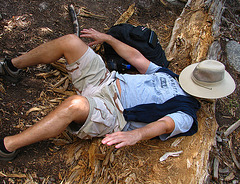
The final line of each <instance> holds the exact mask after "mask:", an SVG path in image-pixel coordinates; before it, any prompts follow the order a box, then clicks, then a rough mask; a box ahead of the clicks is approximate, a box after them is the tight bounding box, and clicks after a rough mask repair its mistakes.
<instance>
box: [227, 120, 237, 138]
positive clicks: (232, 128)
mask: <svg viewBox="0 0 240 184" xmlns="http://www.w3.org/2000/svg"><path fill="white" fill-rule="evenodd" d="M239 126H240V119H239V120H238V121H237V122H236V123H234V124H232V125H231V126H230V127H229V128H228V129H227V130H226V131H225V132H224V135H225V136H226V137H227V136H229V134H231V133H232V132H233V131H234V130H236V129H237V128H238V127H239Z"/></svg>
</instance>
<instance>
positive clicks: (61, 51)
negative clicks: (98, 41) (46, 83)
mask: <svg viewBox="0 0 240 184" xmlns="http://www.w3.org/2000/svg"><path fill="white" fill-rule="evenodd" d="M87 49H88V46H87V45H86V44H85V43H84V42H83V41H82V40H81V39H80V38H78V37H77V36H76V35H73V34H71V35H66V36H63V37H60V38H57V39H55V40H52V41H50V42H47V43H44V44H42V45H40V46H38V47H36V48H35V49H33V50H31V51H29V52H28V53H26V54H24V55H22V56H19V57H17V58H14V59H12V64H13V65H14V66H15V67H16V68H18V69H21V68H25V67H28V66H34V65H37V64H40V63H41V64H49V63H52V62H55V61H57V60H58V59H59V58H61V57H63V56H64V57H65V58H66V60H67V62H68V63H69V64H70V63H73V62H75V61H76V60H78V59H79V58H80V57H81V56H82V55H83V54H84V53H85V52H86V51H87Z"/></svg>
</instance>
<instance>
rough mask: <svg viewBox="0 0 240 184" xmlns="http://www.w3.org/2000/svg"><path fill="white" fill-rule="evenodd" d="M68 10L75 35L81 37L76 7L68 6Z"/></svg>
mask: <svg viewBox="0 0 240 184" xmlns="http://www.w3.org/2000/svg"><path fill="white" fill-rule="evenodd" d="M68 10H69V14H70V17H71V21H72V23H73V32H74V34H75V35H77V36H78V37H79V34H80V30H79V24H78V20H77V14H76V12H75V10H74V6H73V5H72V4H71V5H69V6H68Z"/></svg>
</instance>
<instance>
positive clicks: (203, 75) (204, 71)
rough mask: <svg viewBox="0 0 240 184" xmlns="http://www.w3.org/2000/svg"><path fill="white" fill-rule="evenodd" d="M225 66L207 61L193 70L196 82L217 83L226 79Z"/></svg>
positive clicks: (217, 62)
mask: <svg viewBox="0 0 240 184" xmlns="http://www.w3.org/2000/svg"><path fill="white" fill-rule="evenodd" d="M224 73H225V66H224V65H223V64H222V63H221V62H219V61H215V60H205V61H202V62H200V63H199V64H198V65H197V66H196V67H195V69H194V70H193V73H192V77H193V79H194V81H198V82H203V83H209V84H212V83H216V82H221V81H222V80H223V79H224Z"/></svg>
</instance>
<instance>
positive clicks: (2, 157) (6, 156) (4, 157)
mask: <svg viewBox="0 0 240 184" xmlns="http://www.w3.org/2000/svg"><path fill="white" fill-rule="evenodd" d="M17 154H18V151H13V152H11V153H4V152H2V151H1V150H0V160H4V161H10V160H13V159H14V158H15V157H16V156H17Z"/></svg>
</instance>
